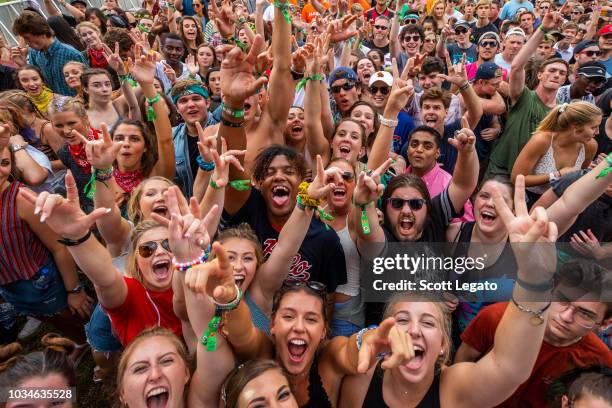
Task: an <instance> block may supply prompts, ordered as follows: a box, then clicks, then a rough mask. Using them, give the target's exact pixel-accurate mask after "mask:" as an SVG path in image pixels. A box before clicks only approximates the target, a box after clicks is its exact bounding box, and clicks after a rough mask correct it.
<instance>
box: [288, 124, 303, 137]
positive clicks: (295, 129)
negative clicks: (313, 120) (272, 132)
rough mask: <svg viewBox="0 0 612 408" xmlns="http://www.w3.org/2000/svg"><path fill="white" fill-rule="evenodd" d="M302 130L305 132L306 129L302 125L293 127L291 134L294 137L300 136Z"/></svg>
mask: <svg viewBox="0 0 612 408" xmlns="http://www.w3.org/2000/svg"><path fill="white" fill-rule="evenodd" d="M302 130H304V128H303V127H302V125H299V124H297V125H294V126H292V127H291V134H292V135H299V134H301V133H302Z"/></svg>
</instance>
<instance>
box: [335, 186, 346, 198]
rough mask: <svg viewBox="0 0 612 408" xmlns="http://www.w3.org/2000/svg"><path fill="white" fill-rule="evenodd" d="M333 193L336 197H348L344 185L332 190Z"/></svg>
mask: <svg viewBox="0 0 612 408" xmlns="http://www.w3.org/2000/svg"><path fill="white" fill-rule="evenodd" d="M332 195H333V196H334V198H344V197H346V189H345V188H344V187H338V188H335V189H334V190H333V191H332Z"/></svg>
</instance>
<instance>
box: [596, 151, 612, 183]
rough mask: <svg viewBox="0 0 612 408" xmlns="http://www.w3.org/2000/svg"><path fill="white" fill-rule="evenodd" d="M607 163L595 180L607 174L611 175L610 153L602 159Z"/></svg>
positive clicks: (611, 154) (611, 161)
mask: <svg viewBox="0 0 612 408" xmlns="http://www.w3.org/2000/svg"><path fill="white" fill-rule="evenodd" d="M604 160H605V161H606V162H607V163H608V167H606V168H605V169H603V170H602V171H601V172H600V173H599V174H598V175H597V177H595V179H600V178H604V177H606V176H607V175H608V174H610V173H612V153H610V154H609V155H607V156H606V158H605V159H604Z"/></svg>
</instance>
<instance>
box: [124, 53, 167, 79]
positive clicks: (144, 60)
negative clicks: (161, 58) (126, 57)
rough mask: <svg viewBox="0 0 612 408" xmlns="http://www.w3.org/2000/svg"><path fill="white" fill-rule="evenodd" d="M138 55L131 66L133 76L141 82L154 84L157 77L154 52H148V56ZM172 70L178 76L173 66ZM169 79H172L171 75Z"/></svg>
mask: <svg viewBox="0 0 612 408" xmlns="http://www.w3.org/2000/svg"><path fill="white" fill-rule="evenodd" d="M136 55H137V56H136V60H135V61H134V64H132V65H131V66H130V74H131V75H132V78H134V80H135V81H136V82H138V83H139V84H153V80H154V79H155V56H154V55H152V54H147V55H146V56H145V55H138V54H136ZM168 68H170V67H168ZM170 70H171V71H172V73H171V74H173V75H175V76H176V74H174V70H173V69H172V68H170ZM164 72H165V70H164ZM168 79H170V77H168Z"/></svg>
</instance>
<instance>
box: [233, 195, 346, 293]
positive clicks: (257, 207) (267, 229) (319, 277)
mask: <svg viewBox="0 0 612 408" xmlns="http://www.w3.org/2000/svg"><path fill="white" fill-rule="evenodd" d="M223 218H224V221H226V222H225V224H226V225H229V226H235V225H238V224H241V223H243V222H246V223H247V224H249V225H250V226H251V228H253V231H255V234H257V237H258V238H259V242H261V245H262V248H263V254H264V258H265V259H268V257H269V256H270V254H271V253H272V250H273V249H274V247H275V246H276V243H277V242H278V235H279V233H280V230H281V228H280V227H277V226H274V225H272V223H271V222H270V220H269V219H268V216H267V210H266V202H265V201H264V198H263V196H262V195H261V193H260V192H259V190H257V189H255V188H252V189H251V195H250V196H249V198H248V200H247V202H246V203H245V204H244V205H243V206H242V208H241V209H240V210H238V212H237V213H236V214H234V215H233V216H229V215H228V214H227V213H225V212H224V213H223ZM287 279H293V280H299V281H304V282H306V281H318V282H321V283H324V284H325V285H326V286H327V291H328V292H329V293H331V292H334V291H335V290H336V286H338V285H341V284H343V283H346V263H345V261H344V252H343V250H342V245H341V244H340V238H338V235H337V234H336V232H335V231H334V230H333V229H326V228H325V225H324V224H323V223H322V222H321V221H319V220H317V219H315V218H313V219H312V221H311V222H310V226H309V227H308V232H307V233H306V237H305V238H304V241H303V242H302V246H301V247H300V250H299V251H298V253H297V254H296V255H295V256H294V257H293V260H292V261H291V267H290V271H289V275H288V276H287Z"/></svg>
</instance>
